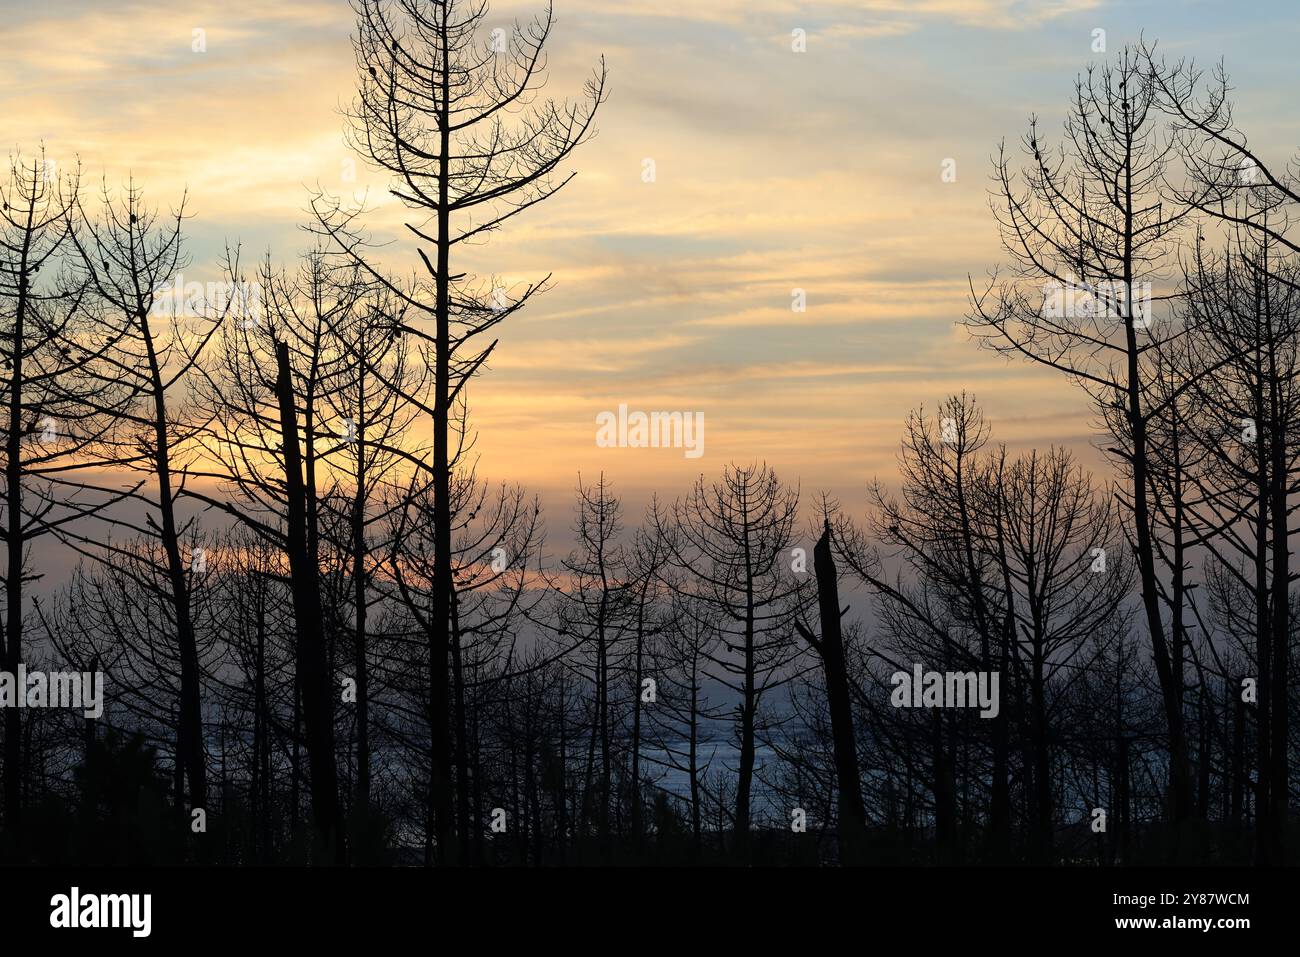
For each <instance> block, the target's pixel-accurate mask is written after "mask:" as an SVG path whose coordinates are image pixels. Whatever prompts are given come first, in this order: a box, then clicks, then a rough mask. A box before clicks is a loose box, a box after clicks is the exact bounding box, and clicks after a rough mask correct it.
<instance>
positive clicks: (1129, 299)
mask: <svg viewBox="0 0 1300 957" xmlns="http://www.w3.org/2000/svg"><path fill="white" fill-rule="evenodd" d="M1149 66H1150V65H1149V62H1148V61H1146V60H1144V58H1143V56H1142V54H1141V51H1138V50H1133V49H1125V50H1122V51H1120V52H1119V53H1118V54H1117V55H1116V56H1115V57H1114V58H1113V59H1112V61H1111V62H1109V63H1107V64H1105V65H1103V66H1100V67H1096V68H1090V69H1089V70H1088V72H1087V73H1086V74H1085V75H1084V76H1081V77H1080V78H1079V79H1078V80H1077V81H1076V83H1075V90H1074V95H1073V97H1072V99H1071V103H1070V111H1069V115H1068V118H1067V119H1066V122H1065V125H1064V136H1063V140H1062V145H1061V146H1059V147H1053V146H1051V145H1050V144H1049V141H1048V138H1047V136H1046V135H1045V134H1044V133H1043V131H1042V130H1041V129H1040V127H1039V124H1038V121H1037V119H1034V120H1031V122H1030V127H1029V132H1028V133H1027V134H1026V135H1025V137H1024V138H1023V144H1022V145H1023V152H1024V157H1025V162H1024V167H1023V169H1021V170H1020V171H1018V172H1017V171H1015V170H1013V161H1012V158H1011V155H1010V154H1009V152H1008V150H1007V149H1006V148H1005V146H1004V147H1003V148H1002V149H1001V150H1000V152H999V156H998V158H997V160H996V162H995V167H994V182H995V186H994V195H993V197H992V200H991V203H990V205H991V207H992V209H993V211H994V215H995V216H996V217H997V220H998V224H999V227H1000V230H1001V233H1002V244H1003V248H1004V249H1005V250H1006V252H1007V253H1008V255H1009V257H1010V261H1011V265H1010V268H1009V270H1008V271H1007V272H1006V273H1004V274H1002V275H998V274H996V273H995V274H994V277H993V280H992V281H991V282H990V284H989V286H988V287H987V289H985V290H984V291H976V290H975V289H974V284H973V283H972V295H971V303H972V305H971V311H970V313H969V315H968V316H967V319H966V324H967V327H968V328H969V329H970V331H971V332H972V334H973V335H975V336H976V337H978V338H979V339H980V340H981V341H982V342H983V343H984V344H986V345H988V346H989V347H991V348H992V349H994V350H996V351H998V352H1000V353H1003V354H1006V355H1008V356H1020V357H1024V358H1028V359H1030V360H1032V361H1034V362H1037V363H1040V364H1042V365H1045V366H1047V367H1049V368H1052V369H1056V370H1058V371H1059V372H1061V373H1063V374H1064V375H1066V376H1067V377H1068V378H1069V379H1070V380H1071V381H1073V382H1074V383H1076V384H1078V385H1079V386H1080V387H1081V388H1083V389H1084V390H1085V391H1086V392H1087V393H1088V395H1089V396H1090V397H1091V399H1092V400H1093V402H1094V403H1095V405H1096V407H1097V408H1099V409H1100V410H1102V411H1103V413H1107V412H1109V413H1112V414H1109V415H1106V416H1105V418H1106V421H1107V423H1108V424H1109V425H1111V426H1112V427H1114V426H1116V424H1118V425H1119V428H1116V429H1115V430H1114V431H1115V433H1116V434H1114V435H1112V439H1113V445H1112V446H1111V447H1110V452H1111V453H1112V455H1113V456H1114V459H1115V461H1116V463H1117V466H1118V468H1119V470H1120V472H1121V475H1122V479H1121V481H1120V483H1119V485H1118V487H1117V489H1116V492H1117V494H1118V495H1119V496H1120V499H1121V501H1122V503H1123V505H1124V508H1125V512H1126V516H1127V524H1128V527H1129V537H1130V539H1131V541H1132V543H1133V551H1134V555H1135V558H1136V563H1137V568H1138V574H1139V581H1140V585H1141V598H1142V608H1143V614H1144V618H1145V622H1146V629H1147V634H1148V639H1149V641H1150V645H1151V653H1152V656H1153V658H1154V660H1155V665H1156V671H1157V675H1158V677H1159V684H1160V691H1161V698H1162V703H1163V707H1164V717H1165V724H1166V731H1167V734H1166V737H1167V745H1168V751H1169V801H1168V817H1169V819H1170V820H1171V821H1172V822H1173V824H1174V830H1175V840H1174V841H1173V842H1172V843H1171V853H1173V854H1177V835H1178V834H1179V833H1180V832H1181V830H1182V828H1183V826H1184V825H1185V824H1186V822H1187V821H1188V820H1189V819H1190V817H1191V815H1192V813H1193V801H1192V780H1191V774H1190V766H1189V762H1188V749H1187V736H1186V733H1185V729H1184V715H1183V709H1182V689H1183V682H1184V675H1183V671H1182V668H1183V662H1184V661H1185V659H1186V650H1185V648H1184V646H1183V643H1184V635H1182V634H1181V633H1180V632H1179V630H1178V629H1176V628H1174V629H1170V628H1169V627H1167V626H1168V624H1169V620H1170V617H1171V616H1173V615H1176V610H1175V609H1171V608H1169V607H1166V606H1167V604H1168V600H1167V598H1166V600H1165V601H1162V587H1161V582H1160V580H1159V577H1158V564H1159V560H1160V559H1159V556H1158V545H1157V543H1156V542H1155V541H1154V539H1153V534H1152V526H1153V521H1154V519H1153V515H1152V501H1151V496H1152V492H1151V477H1150V474H1149V473H1150V469H1151V448H1150V443H1149V438H1148V431H1149V425H1150V423H1151V421H1152V419H1153V417H1154V416H1156V415H1158V414H1159V413H1160V411H1161V404H1160V403H1161V402H1164V401H1169V399H1170V397H1169V396H1168V395H1166V396H1162V397H1161V398H1160V399H1159V400H1156V399H1155V398H1154V397H1153V396H1152V394H1151V390H1150V388H1149V381H1150V374H1149V366H1150V364H1151V361H1152V358H1153V355H1154V354H1155V352H1156V351H1157V350H1159V349H1160V348H1161V347H1162V346H1163V345H1164V344H1165V343H1166V342H1167V340H1169V339H1172V338H1176V337H1178V336H1180V335H1182V334H1183V330H1182V329H1181V328H1180V327H1179V326H1178V325H1177V324H1175V323H1171V322H1170V321H1169V316H1168V314H1169V306H1168V304H1169V303H1171V302H1173V301H1175V300H1176V294H1175V293H1174V292H1172V291H1165V290H1164V289H1163V288H1162V286H1161V281H1162V279H1167V278H1168V277H1169V274H1170V273H1171V272H1172V258H1171V257H1172V256H1173V254H1174V252H1175V249H1176V247H1175V245H1174V239H1175V236H1176V234H1177V230H1178V228H1179V226H1180V224H1181V223H1182V221H1183V220H1184V219H1185V218H1186V217H1187V215H1188V214H1189V212H1190V210H1191V206H1190V205H1189V204H1188V203H1183V202H1178V201H1177V199H1176V198H1175V197H1174V196H1173V195H1171V192H1170V190H1169V189H1168V186H1167V181H1168V179H1169V178H1171V177H1173V175H1174V173H1175V170H1174V168H1173V167H1174V166H1175V164H1176V162H1177V160H1178V146H1177V142H1176V137H1175V136H1174V135H1173V134H1172V132H1171V131H1170V129H1169V127H1168V124H1167V123H1165V122H1163V116H1162V114H1161V113H1160V111H1159V108H1158V106H1157V102H1156V101H1157V97H1158V96H1159V89H1158V80H1157V79H1156V78H1155V77H1153V75H1152V70H1151V69H1150V68H1149ZM1186 388H1187V385H1186V384H1180V385H1179V386H1178V387H1177V388H1176V389H1175V390H1174V392H1173V396H1174V397H1177V396H1179V395H1181V393H1182V392H1183V391H1185V389H1186Z"/></svg>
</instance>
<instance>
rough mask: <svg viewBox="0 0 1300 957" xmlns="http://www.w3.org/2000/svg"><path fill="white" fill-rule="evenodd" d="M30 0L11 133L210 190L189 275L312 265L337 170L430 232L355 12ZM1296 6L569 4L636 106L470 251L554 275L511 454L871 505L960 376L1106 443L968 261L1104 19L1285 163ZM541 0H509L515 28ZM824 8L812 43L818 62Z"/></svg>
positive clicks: (93, 177)
mask: <svg viewBox="0 0 1300 957" xmlns="http://www.w3.org/2000/svg"><path fill="white" fill-rule="evenodd" d="M5 7H6V9H5V11H4V27H3V28H0V36H3V39H4V51H3V55H0V116H3V117H4V138H5V141H6V146H7V147H8V148H10V149H14V148H22V149H23V150H25V151H27V152H32V151H34V150H35V149H36V148H37V147H38V146H39V144H40V143H41V142H42V141H44V143H45V144H46V146H47V148H48V150H49V152H50V154H51V155H52V156H54V157H56V158H57V159H58V160H59V162H60V163H61V164H64V165H66V164H69V163H72V162H73V161H74V160H75V158H76V157H78V156H79V157H80V160H81V163H82V166H83V168H84V171H85V179H86V180H87V182H88V183H89V184H90V185H92V186H95V185H97V183H98V180H99V179H100V177H101V176H107V178H108V180H109V182H110V184H118V183H121V182H122V181H124V180H125V178H126V176H127V175H128V173H130V174H132V175H133V176H134V178H135V180H136V181H137V182H138V183H139V184H141V185H143V186H144V188H145V190H146V193H147V196H148V197H149V198H150V199H151V200H152V201H153V202H156V203H160V204H162V205H170V204H172V203H174V202H175V201H176V200H177V199H178V198H179V196H180V194H181V192H182V191H183V190H185V189H188V191H189V197H190V211H191V213H192V214H193V217H194V218H193V219H192V220H191V221H190V224H189V229H188V236H189V250H190V254H191V257H192V259H193V261H194V265H193V266H192V267H191V268H190V270H189V271H188V273H187V276H186V278H187V279H188V278H190V276H191V275H192V276H193V277H195V278H200V279H202V278H210V277H211V275H212V272H213V269H212V267H213V264H214V263H215V261H216V259H217V257H218V255H219V253H220V251H221V248H222V246H223V245H224V243H226V242H227V241H229V242H232V243H233V242H240V243H242V244H243V248H244V250H245V255H246V256H250V257H256V256H258V255H261V254H263V253H264V252H265V251H266V250H267V249H268V248H269V249H270V250H271V254H272V256H273V258H274V259H275V260H277V261H280V262H284V263H286V264H291V263H292V261H293V259H294V257H295V255H296V254H297V253H299V252H300V251H301V250H302V249H303V248H304V247H305V246H306V245H307V243H308V240H307V237H305V236H304V234H303V233H302V232H301V231H300V229H299V225H300V224H301V223H302V222H304V221H305V219H306V214H305V212H304V208H305V205H306V201H307V195H308V191H309V189H310V188H312V187H314V186H316V185H319V186H321V187H323V188H325V189H328V190H333V191H347V192H354V191H362V190H366V189H367V188H368V189H369V194H370V197H371V199H372V201H374V202H375V203H376V204H377V207H376V209H375V211H374V215H373V216H372V218H371V220H370V222H371V225H372V226H373V227H374V228H375V229H376V231H377V232H379V233H381V234H382V233H384V232H385V231H388V230H391V227H392V226H393V224H395V223H399V222H400V221H401V220H400V219H398V218H396V216H397V214H398V213H400V209H398V208H397V207H396V204H395V202H394V201H393V200H391V198H389V197H387V196H386V195H385V194H384V192H383V190H384V186H385V183H384V182H383V180H381V179H379V178H377V177H375V175H374V174H373V173H371V172H370V171H369V170H367V169H366V168H365V167H364V165H362V164H360V163H359V162H358V163H357V164H356V169H357V181H356V182H348V181H347V180H346V172H347V169H348V164H349V160H350V159H351V154H350V153H349V152H348V151H347V149H346V148H345V146H344V144H343V138H342V129H343V120H342V117H341V116H340V113H339V109H340V106H341V105H342V104H344V103H346V102H347V101H349V100H350V99H351V96H352V90H353V87H354V85H355V67H354V63H353V57H352V52H351V48H350V43H349V36H350V33H351V30H352V27H353V16H352V13H351V11H350V10H349V8H348V6H347V4H346V3H345V2H341V0H282V2H274V3H272V2H251V0H221V2H192V0H168V2H152V0H150V2H135V3H129V2H128V3H112V4H108V3H103V2H69V0H49V2H45V3H42V4H39V5H37V4H27V3H22V4H15V3H12V0H9V2H6V4H5ZM1286 7H1287V5H1286V4H1283V3H1253V4H1251V5H1250V13H1251V17H1250V21H1249V23H1247V22H1245V21H1244V20H1239V19H1238V12H1239V11H1241V10H1242V9H1243V5H1242V4H1240V3H1239V2H1238V3H1229V2H1186V0H1179V2H1140V0H1139V2H1126V3H1122V4H1107V3H1102V2H1091V0H1050V2H1012V0H917V2H905V0H855V2H823V3H815V4H804V3H794V2H789V3H787V2H781V0H760V2H753V3H750V2H744V0H689V2H688V0H615V2H610V0H556V15H557V25H556V29H555V31H554V34H553V37H552V41H551V45H550V65H551V82H550V87H549V92H551V93H552V94H553V95H556V96H565V95H570V94H577V93H579V92H580V88H581V84H582V81H583V79H584V78H585V76H586V75H587V74H588V73H589V71H590V70H591V68H592V66H593V65H594V64H595V63H596V61H597V58H598V57H599V56H600V55H601V54H602V53H603V54H604V55H605V57H606V58H607V61H608V65H609V70H610V96H609V101H608V102H607V103H606V104H605V106H604V107H603V108H602V113H601V115H600V117H599V120H598V124H597V125H598V126H599V129H600V133H599V136H598V137H597V138H596V139H595V140H594V141H592V142H591V143H590V144H588V145H587V146H586V147H585V148H583V149H582V150H580V151H579V152H578V154H577V155H576V157H575V159H574V161H573V164H572V165H573V168H575V169H577V170H578V171H579V176H578V178H577V180H576V181H575V182H574V183H572V184H571V185H570V186H569V187H568V188H566V189H565V190H564V191H562V193H561V194H560V195H559V196H558V197H556V198H555V199H553V200H551V201H550V202H548V203H546V204H544V205H543V206H541V207H538V208H536V209H534V210H532V211H530V212H529V213H528V214H525V215H524V216H521V217H519V218H517V219H515V220H512V222H511V225H510V226H509V227H508V228H507V229H506V230H504V231H503V232H502V233H501V234H500V235H499V236H498V237H496V238H495V239H494V240H493V241H492V243H490V244H489V245H487V246H485V247H481V248H478V249H476V250H474V255H473V259H472V260H471V261H469V262H467V263H464V264H463V265H465V266H467V267H468V268H470V269H472V270H473V271H475V272H479V273H481V274H483V275H485V276H486V275H493V274H495V275H498V276H500V277H502V278H503V279H505V280H507V281H524V280H529V279H536V278H540V277H541V276H543V275H545V274H546V273H553V274H554V278H555V283H556V288H555V289H554V290H553V291H551V292H550V293H548V294H547V295H546V296H544V297H543V298H541V299H538V300H537V301H536V302H535V304H534V305H533V306H531V307H530V309H529V310H527V311H526V312H524V313H522V314H520V315H519V316H518V317H515V318H513V319H511V320H510V323H509V325H508V327H507V328H505V330H504V332H503V335H502V342H501V345H500V346H499V347H498V349H497V351H496V353H495V354H494V357H493V361H492V363H491V366H490V368H489V370H488V371H487V373H486V374H485V375H483V376H482V377H481V378H480V379H479V380H478V381H477V382H476V384H475V386H474V387H473V389H472V392H471V396H470V398H471V402H472V409H473V413H474V416H475V421H476V424H477V427H478V430H479V432H480V439H479V445H478V451H479V452H480V453H481V455H482V460H481V463H480V472H481V474H483V475H485V476H489V477H493V478H496V479H509V480H512V481H519V482H522V483H523V484H524V485H525V486H527V487H528V488H529V489H530V490H534V491H537V492H539V493H540V494H541V495H542V497H543V500H544V502H545V503H546V505H547V508H548V511H550V512H551V513H552V515H555V514H556V513H557V512H558V513H559V515H561V516H565V517H567V514H568V510H569V508H570V504H571V495H570V490H571V488H572V486H573V484H574V482H575V481H576V477H577V474H578V473H579V472H580V471H581V472H582V473H583V474H584V476H586V475H594V473H596V472H598V471H600V470H602V469H603V470H604V471H605V473H606V475H607V476H608V477H609V478H610V479H612V481H613V482H614V483H615V487H616V489H617V490H619V491H621V492H622V493H624V494H625V496H626V497H627V499H628V501H629V505H630V506H639V503H641V502H643V501H644V500H645V498H646V497H647V495H648V494H649V492H650V491H654V490H657V491H659V492H660V493H662V494H665V495H668V496H670V497H671V496H673V495H675V494H677V493H679V492H681V491H684V490H685V488H686V487H687V485H688V484H689V482H690V481H691V480H692V479H693V478H694V477H695V476H696V475H697V474H698V473H699V472H701V471H703V472H705V473H706V474H709V475H713V474H716V473H717V472H718V471H719V470H720V469H721V468H722V467H723V466H724V465H725V464H726V463H727V462H729V461H733V460H734V461H748V460H751V459H766V460H767V461H768V462H769V463H771V464H772V465H774V466H775V467H776V468H777V469H778V471H779V473H780V474H781V475H782V476H783V477H784V478H786V479H787V480H789V481H791V482H794V481H800V482H801V484H802V486H803V489H804V490H805V492H806V493H812V492H816V491H818V490H821V489H829V490H831V491H832V492H833V493H835V494H836V495H837V496H839V497H840V498H841V500H843V501H844V502H845V504H846V505H850V506H851V507H852V508H853V509H854V510H855V511H857V510H859V509H860V506H861V504H862V503H863V501H864V497H863V494H862V489H863V487H864V486H865V484H866V483H867V482H868V481H870V480H871V479H872V478H873V477H874V476H877V475H878V476H880V477H881V478H883V479H885V480H886V481H889V480H891V479H892V477H893V474H894V471H895V464H894V455H895V450H896V448H897V443H898V439H899V435H900V430H901V425H902V421H903V418H904V416H905V415H906V413H907V412H908V410H909V409H910V408H913V407H915V406H917V405H918V404H920V403H922V402H925V403H926V404H928V405H932V404H933V403H934V402H935V400H937V399H939V398H941V397H942V396H944V395H945V394H947V393H949V392H952V391H958V390H961V389H967V390H970V391H972V392H974V393H975V394H976V395H977V396H978V397H979V399H980V400H981V401H982V403H983V404H984V406H985V410H986V413H987V415H988V417H989V418H990V419H991V421H992V424H993V426H994V429H995V433H994V434H995V438H998V439H1001V440H1004V441H1006V442H1008V443H1009V444H1011V445H1012V446H1013V447H1024V446H1027V445H1030V444H1040V445H1046V444H1050V443H1052V442H1058V443H1065V444H1068V445H1071V446H1072V447H1074V448H1076V449H1078V450H1079V451H1081V452H1084V451H1086V450H1087V448H1088V445H1089V443H1090V441H1091V438H1092V437H1091V434H1090V423H1091V417H1090V415H1089V414H1088V410H1087V407H1086V405H1085V403H1084V400H1083V397H1082V396H1081V395H1080V394H1079V393H1077V392H1075V391H1074V390H1072V389H1071V388H1070V387H1069V386H1068V385H1067V384H1065V383H1064V382H1063V381H1061V380H1060V378H1059V377H1057V376H1055V375H1053V374H1050V373H1048V372H1044V371H1041V370H1036V369H1033V368H1030V367H1028V366H1026V365H1023V364H1007V363H1006V362H1005V361H1004V360H1002V359H1000V358H997V357H996V356H993V355H991V354H988V353H985V352H982V351H980V350H979V349H977V348H976V346H975V345H974V344H973V343H972V342H971V341H970V339H969V337H968V335H967V333H966V332H965V331H964V330H962V329H961V328H960V327H958V326H956V325H955V322H956V320H958V319H959V318H960V317H961V316H962V314H963V313H964V311H965V309H966V288H967V275H968V274H973V275H974V276H976V277H977V278H978V277H980V276H982V275H983V274H984V273H985V272H986V271H987V270H988V269H989V268H990V267H992V266H994V265H995V264H997V263H998V262H1000V261H1001V259H1002V257H1001V255H1000V253H999V249H998V243H997V234H996V231H995V227H994V222H993V219H992V217H991V215H990V214H989V212H988V207H987V202H988V192H987V190H988V186H989V180H988V174H989V170H990V164H989V157H990V154H991V153H992V152H993V151H994V149H995V148H996V145H997V143H998V141H999V140H1000V139H1001V138H1003V137H1006V138H1007V139H1008V140H1014V139H1016V138H1017V137H1018V136H1019V135H1020V134H1021V132H1022V131H1023V130H1024V128H1025V125H1026V121H1027V119H1028V117H1029V116H1030V115H1031V114H1032V113H1038V114H1039V116H1040V117H1041V118H1042V121H1043V124H1044V128H1045V129H1047V130H1049V131H1053V132H1054V131H1056V130H1058V129H1059V126H1060V122H1061V120H1062V118H1063V116H1064V111H1065V107H1066V104H1067V98H1068V96H1069V92H1070V88H1071V83H1072V81H1073V78H1074V76H1075V74H1076V73H1077V72H1079V71H1080V70H1082V69H1084V68H1086V66H1087V65H1088V63H1089V62H1092V61H1096V60H1100V59H1102V58H1103V56H1104V55H1101V54H1094V53H1093V52H1092V51H1091V48H1090V46H1091V43H1092V31H1093V30H1094V29H1096V28H1102V29H1104V30H1106V33H1107V48H1108V50H1110V51H1111V52H1114V51H1115V50H1117V49H1118V48H1119V47H1120V46H1121V45H1122V44H1123V43H1125V42H1126V41H1134V40H1136V39H1138V37H1139V35H1141V34H1144V35H1145V36H1146V38H1147V39H1148V40H1152V39H1156V40H1159V43H1160V46H1161V48H1162V49H1164V50H1165V52H1166V53H1167V54H1169V55H1171V56H1191V57H1195V58H1196V59H1197V60H1199V61H1203V62H1206V63H1209V62H1212V61H1214V60H1216V59H1218V58H1219V57H1223V58H1224V59H1225V60H1226V63H1227V67H1228V69H1229V72H1230V73H1231V75H1232V77H1233V80H1234V85H1235V86H1236V88H1237V94H1236V96H1237V104H1238V114H1237V118H1238V120H1239V122H1240V124H1241V125H1242V126H1243V127H1244V128H1245V129H1247V130H1248V131H1249V132H1250V135H1251V142H1252V144H1254V145H1257V146H1259V147H1261V148H1262V150H1263V152H1264V155H1265V156H1267V157H1269V158H1271V159H1274V160H1277V161H1281V160H1282V159H1284V158H1285V157H1287V156H1288V155H1290V153H1291V152H1292V150H1293V148H1294V147H1295V146H1296V144H1297V143H1300V130H1297V121H1298V120H1300V110H1297V109H1295V108H1294V106H1293V104H1292V102H1291V101H1293V100H1294V92H1295V61H1294V55H1293V51H1294V46H1295V40H1296V39H1297V38H1296V35H1295V34H1296V29H1297V28H1296V20H1295V18H1294V16H1292V17H1290V18H1286V17H1285V16H1284V13H1285V10H1286ZM540 9H541V7H540V5H539V4H537V3H518V2H511V3H504V2H498V3H496V4H494V6H493V14H492V16H491V17H490V18H489V20H490V22H492V23H493V24H499V25H501V26H503V27H509V25H510V22H511V20H512V19H513V17H514V16H529V15H531V14H532V13H534V12H537V11H538V10H540ZM196 28H197V29H202V30H204V31H205V33H206V45H207V50H206V52H203V53H195V52H193V51H192V49H191V46H192V42H193V35H194V34H193V31H194V30H195V29H196ZM796 28H798V29H802V30H805V31H806V32H807V52H806V53H795V52H792V50H791V31H792V30H794V29H796ZM647 158H651V159H653V160H654V161H655V165H656V172H657V180H656V181H655V182H653V183H645V182H643V181H642V175H641V174H642V164H643V160H645V159H647ZM947 158H952V159H954V160H955V161H956V168H957V180H956V182H954V183H944V182H942V181H941V177H940V172H941V164H942V163H943V161H944V160H945V159H947ZM411 254H412V250H411V247H410V244H409V243H405V244H404V247H403V248H402V249H400V250H399V249H396V248H395V249H394V250H393V252H392V259H391V260H389V261H388V262H389V264H390V265H392V266H393V267H394V268H398V267H401V266H403V264H404V263H406V262H407V260H406V259H405V258H403V257H405V256H407V255H411ZM795 288H802V289H804V290H805V291H806V294H807V303H808V305H807V311H806V312H805V313H802V314H797V313H793V312H792V311H791V292H792V290H793V289H795ZM620 403H626V404H627V405H628V406H629V407H630V408H632V409H642V410H646V411H651V410H677V411H684V412H702V413H703V414H704V419H705V433H704V434H705V451H704V455H703V456H702V457H700V458H687V457H685V456H684V455H683V453H682V451H681V450H672V449H602V448H598V447H597V446H596V443H595V433H596V416H597V415H598V414H599V413H600V412H602V411H609V410H615V409H617V408H618V406H619V404H620ZM1089 460H1090V461H1095V456H1091V455H1090V456H1089ZM629 512H630V517H632V516H635V514H636V512H634V511H632V510H631V509H630V510H629Z"/></svg>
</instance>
